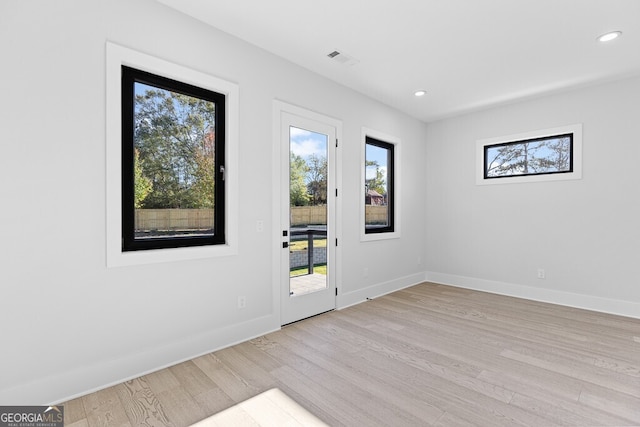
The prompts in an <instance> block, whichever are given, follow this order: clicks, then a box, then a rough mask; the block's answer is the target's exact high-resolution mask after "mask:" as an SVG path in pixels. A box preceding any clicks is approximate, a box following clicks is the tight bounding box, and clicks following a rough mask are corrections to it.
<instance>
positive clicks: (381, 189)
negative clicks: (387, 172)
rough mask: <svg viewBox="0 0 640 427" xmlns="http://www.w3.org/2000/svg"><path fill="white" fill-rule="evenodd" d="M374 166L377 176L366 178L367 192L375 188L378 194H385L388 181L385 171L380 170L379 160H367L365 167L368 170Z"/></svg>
mask: <svg viewBox="0 0 640 427" xmlns="http://www.w3.org/2000/svg"><path fill="white" fill-rule="evenodd" d="M373 168H375V176H374V177H373V178H369V179H366V180H365V187H366V188H365V192H366V191H367V190H374V191H376V192H377V193H378V194H380V195H382V196H384V195H385V194H387V181H386V180H385V177H384V173H383V172H382V171H381V170H380V165H379V164H378V162H377V161H375V160H367V161H366V162H365V169H366V170H367V172H368V171H370V170H372V169H373ZM367 175H368V174H367Z"/></svg>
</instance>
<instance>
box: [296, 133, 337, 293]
mask: <svg viewBox="0 0 640 427" xmlns="http://www.w3.org/2000/svg"><path fill="white" fill-rule="evenodd" d="M327 141H328V138H327V135H324V134H321V133H316V132H312V131H308V130H304V129H300V128H297V127H293V126H291V127H290V128H289V147H290V149H289V218H290V232H289V234H290V239H289V240H290V244H289V268H290V275H289V277H290V279H289V295H291V296H297V295H303V294H307V293H310V292H316V291H320V290H323V289H326V287H327V148H328V144H327Z"/></svg>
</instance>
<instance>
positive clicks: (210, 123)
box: [134, 83, 215, 209]
mask: <svg viewBox="0 0 640 427" xmlns="http://www.w3.org/2000/svg"><path fill="white" fill-rule="evenodd" d="M136 85H138V83H136ZM141 88H142V89H145V90H144V92H142V93H139V94H137V95H136V97H135V131H134V132H135V134H134V146H135V148H136V149H137V150H139V153H140V159H141V162H143V163H144V171H145V175H146V176H147V177H148V178H149V179H150V180H151V182H152V188H153V191H152V192H150V193H149V194H148V195H147V197H146V198H145V199H144V201H143V203H142V204H143V207H145V208H160V209H167V208H202V207H212V206H213V190H214V188H213V183H214V180H213V177H214V175H213V172H214V171H213V164H214V155H215V153H214V144H213V139H214V135H213V129H215V104H214V103H213V102H210V101H207V100H203V99H200V98H195V97H192V96H187V95H182V94H179V93H175V92H171V91H168V90H164V89H158V88H151V87H149V86H142V87H141ZM139 89H140V88H138V87H137V89H136V90H139Z"/></svg>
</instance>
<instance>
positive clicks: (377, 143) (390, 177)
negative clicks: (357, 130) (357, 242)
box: [363, 135, 395, 234]
mask: <svg viewBox="0 0 640 427" xmlns="http://www.w3.org/2000/svg"><path fill="white" fill-rule="evenodd" d="M367 145H373V146H374V147H378V148H382V149H385V150H387V152H388V154H387V207H388V211H387V221H388V225H385V226H376V225H367V222H366V213H365V223H364V233H365V234H382V233H393V232H394V231H395V200H394V199H395V198H394V193H395V185H394V176H395V144H392V143H390V142H385V141H381V140H379V139H377V138H373V137H371V136H368V135H367V136H366V137H365V163H366V160H367V155H366V152H367ZM365 168H366V165H365ZM363 184H364V185H365V188H366V172H365V182H364V183H363ZM365 209H366V205H365Z"/></svg>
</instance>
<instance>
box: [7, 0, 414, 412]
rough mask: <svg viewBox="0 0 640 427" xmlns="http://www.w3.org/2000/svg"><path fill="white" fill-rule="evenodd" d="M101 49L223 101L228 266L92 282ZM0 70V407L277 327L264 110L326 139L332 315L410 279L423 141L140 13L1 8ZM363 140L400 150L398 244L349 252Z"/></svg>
mask: <svg viewBox="0 0 640 427" xmlns="http://www.w3.org/2000/svg"><path fill="white" fill-rule="evenodd" d="M107 40H109V41H112V42H115V43H118V44H120V45H123V46H126V47H129V48H132V49H136V50H139V51H141V52H143V53H147V54H151V55H154V56H157V57H159V58H162V59H165V60H168V61H171V62H175V63H178V64H180V65H183V66H187V67H191V68H193V69H196V70H199V71H202V72H205V73H209V74H212V75H214V76H217V77H221V78H224V79H227V80H229V81H232V82H236V83H238V85H239V88H240V141H239V159H240V169H241V170H240V171H239V173H240V174H241V176H240V182H239V187H240V206H239V210H240V213H239V254H238V255H237V256H232V257H224V258H217V259H203V260H193V261H181V262H173V263H166V264H153V265H140V266H131V267H121V268H109V269H108V268H107V267H106V262H105V245H106V244H105V232H106V231H105V221H106V219H105V210H106V205H105V186H106V178H105V175H106V169H105V149H106V147H105V144H106V142H105V43H106V41H107ZM0 52H2V53H1V55H2V64H3V66H2V71H1V73H2V75H1V76H2V78H1V79H0V93H1V94H2V103H1V105H0V108H1V109H2V111H1V114H0V122H1V123H0V132H1V134H2V141H3V143H2V154H1V155H0V159H2V167H0V200H1V203H2V209H0V224H2V226H3V231H2V245H1V247H0V264H1V268H0V291H1V297H0V340H1V342H2V350H1V351H0V354H1V359H0V404H5V405H6V404H40V403H49V402H53V401H59V400H62V399H66V398H68V397H71V396H74V395H77V394H80V393H84V392H87V391H89V390H92V389H94V388H99V387H104V386H105V385H108V384H110V383H113V382H119V381H121V380H122V379H124V378H128V377H132V376H136V375H139V374H141V373H143V372H147V371H151V370H155V369H157V368H159V367H162V366H165V365H167V364H172V363H175V362H176V361H179V360H183V359H187V358H191V357H193V356H194V355H197V354H200V353H203V352H208V351H210V350H213V349H217V348H220V347H223V346H227V345H230V344H232V343H234V342H237V341H242V340H245V339H248V338H250V337H253V336H255V335H259V334H262V333H264V332H267V331H269V330H273V329H275V328H278V327H279V324H280V323H279V309H278V306H277V303H276V302H275V300H274V298H273V296H274V295H276V294H277V289H278V288H277V287H278V284H277V283H273V282H272V265H273V264H272V259H271V255H270V254H271V253H272V251H273V250H274V248H276V247H277V242H274V241H273V235H274V232H273V231H274V227H275V228H279V224H278V221H277V218H273V217H272V216H273V215H272V213H273V207H272V194H271V193H272V189H273V184H274V183H273V182H272V177H273V170H272V169H273V166H272V165H271V162H270V159H271V158H272V149H273V141H272V102H273V100H274V99H276V98H277V99H280V100H283V101H287V102H290V103H292V104H296V105H299V106H302V107H305V108H308V109H311V110H315V111H317V112H320V113H323V114H326V115H329V116H332V117H336V118H338V119H340V120H342V121H343V146H342V147H343V148H342V165H343V167H342V171H341V173H342V182H343V189H342V195H343V213H344V215H343V218H342V228H343V233H342V236H341V237H342V240H341V242H342V244H341V254H342V261H343V262H342V265H343V269H342V270H343V274H342V278H341V279H340V278H339V279H340V280H339V282H338V287H339V289H340V296H339V298H338V305H339V306H345V305H348V304H352V303H355V302H358V301H361V300H362V299H364V298H365V297H366V296H376V295H378V294H380V293H382V292H387V291H390V290H393V289H396V288H399V287H402V286H406V285H409V284H412V283H415V282H417V281H419V280H420V278H423V277H424V274H423V271H424V266H420V265H418V262H417V259H418V257H421V258H423V257H422V255H423V253H424V252H423V251H424V242H423V238H422V237H423V236H424V235H425V224H424V219H423V212H424V210H425V202H424V187H423V182H424V179H423V178H424V173H423V171H422V170H423V169H422V168H423V159H424V157H425V152H426V148H425V144H424V140H425V137H426V125H424V124H422V123H420V122H418V121H416V120H414V119H411V118H409V117H407V116H405V115H403V114H400V113H398V112H396V111H394V110H392V109H390V108H388V107H385V106H383V105H381V104H379V103H377V102H374V101H372V100H371V99H369V98H366V97H364V96H362V95H359V94H356V93H354V92H352V91H350V90H348V89H345V88H344V87H341V86H339V85H336V84H334V83H332V82H329V81H328V80H326V79H324V78H321V77H319V76H317V75H315V74H313V73H312V72H309V71H307V70H304V69H302V68H299V67H297V66H295V65H293V64H291V63H289V62H286V61H284V60H281V59H279V58H277V57H275V56H273V55H270V54H268V53H266V52H264V51H262V50H259V49H257V48H254V47H252V46H250V45H248V44H246V43H244V42H241V41H239V40H237V39H235V38H233V37H230V36H228V35H226V34H223V33H221V32H219V31H216V30H214V29H212V28H210V27H207V26H205V25H204V24H202V23H200V22H198V21H195V20H193V19H191V18H187V17H185V16H183V15H180V14H178V13H176V12H174V11H172V10H170V9H168V8H166V7H164V6H162V5H160V4H157V3H155V2H153V1H151V0H134V1H131V0H94V1H86V0H60V1H55V2H52V1H47V0H30V1H19V0H7V1H2V2H1V3H0ZM363 126H364V127H368V128H371V129H375V130H378V131H380V132H384V133H386V134H390V135H394V136H396V137H397V138H399V139H401V141H402V144H403V146H402V152H403V161H402V164H401V165H399V168H398V170H399V173H401V174H402V182H403V188H402V190H401V191H402V194H403V200H404V203H403V216H402V218H401V220H402V227H403V230H404V231H405V232H404V233H403V235H402V237H401V239H398V240H393V241H383V242H367V243H361V242H360V240H359V233H358V226H359V224H358V221H359V216H358V209H359V202H360V199H359V198H360V197H361V195H362V190H361V183H360V182H359V181H360V175H359V171H360V161H361V158H360V144H361V129H362V127H363ZM265 159H267V160H265ZM259 219H260V220H263V221H265V225H266V227H265V228H266V229H265V231H264V232H263V233H258V232H256V226H255V224H256V221H257V220H259ZM403 253H410V254H411V256H410V257H408V256H404V255H403ZM416 254H418V255H416ZM365 267H366V268H369V271H370V272H369V276H368V277H366V278H365V277H363V274H362V273H363V269H364V268H365ZM238 295H246V296H247V308H246V309H244V310H237V309H236V308H235V307H236V300H237V296H238Z"/></svg>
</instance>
